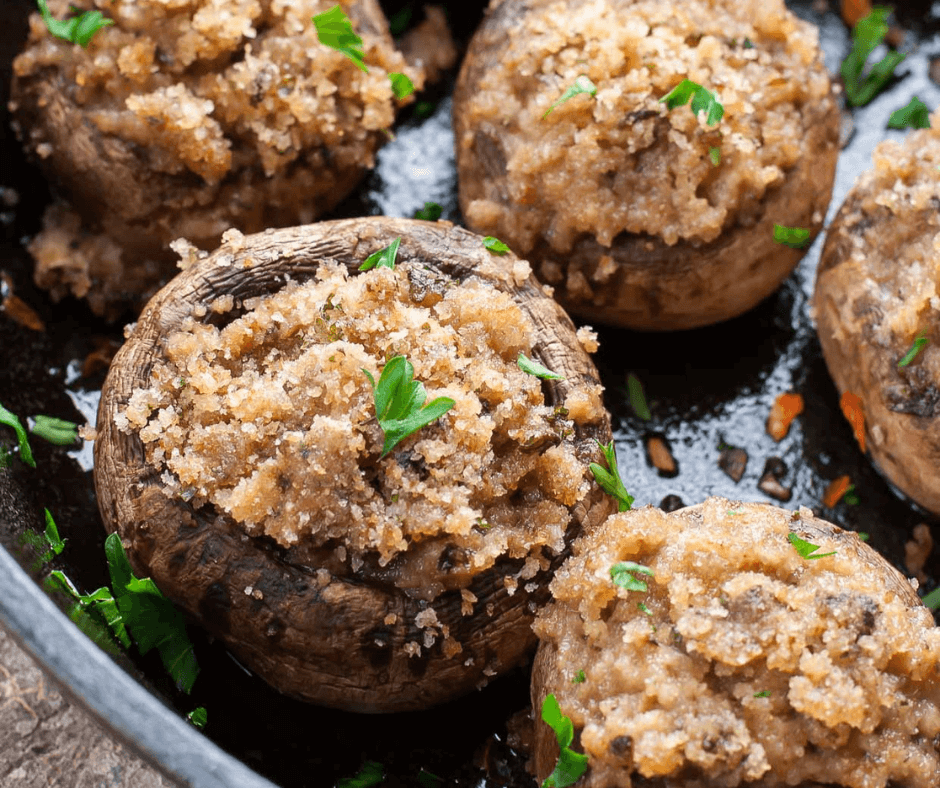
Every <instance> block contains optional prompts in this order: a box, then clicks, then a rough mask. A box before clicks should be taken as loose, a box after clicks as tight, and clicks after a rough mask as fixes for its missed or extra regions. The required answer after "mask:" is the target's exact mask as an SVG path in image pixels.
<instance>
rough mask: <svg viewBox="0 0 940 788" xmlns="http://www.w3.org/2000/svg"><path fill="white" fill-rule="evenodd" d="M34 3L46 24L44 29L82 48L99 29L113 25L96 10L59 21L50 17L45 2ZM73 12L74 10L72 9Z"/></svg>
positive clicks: (44, 0) (43, 0)
mask: <svg viewBox="0 0 940 788" xmlns="http://www.w3.org/2000/svg"><path fill="white" fill-rule="evenodd" d="M36 3H37V4H38V6H39V13H40V14H42V21H43V22H45V23H46V28H47V29H48V30H49V32H50V33H52V35H54V36H55V37H56V38H62V39H64V40H66V41H70V42H71V43H73V44H79V45H80V46H82V47H87V46H88V44H89V43H91V39H92V38H94V36H95V33H97V32H98V31H99V30H101V28H103V27H107V26H108V25H113V24H114V20H113V19H108V18H107V17H106V16H103V15H102V13H101V12H100V11H97V10H96V11H85V13H83V14H80V15H79V16H75V17H72V18H71V19H65V20H62V21H60V20H58V19H56V18H55V17H53V16H52V13H51V12H50V11H49V6H48V5H47V4H46V0H36ZM73 10H75V9H74V7H73Z"/></svg>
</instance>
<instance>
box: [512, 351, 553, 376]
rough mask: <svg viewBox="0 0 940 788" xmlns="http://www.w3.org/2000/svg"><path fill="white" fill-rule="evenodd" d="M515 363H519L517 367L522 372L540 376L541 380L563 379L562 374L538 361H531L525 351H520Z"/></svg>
mask: <svg viewBox="0 0 940 788" xmlns="http://www.w3.org/2000/svg"><path fill="white" fill-rule="evenodd" d="M516 364H518V365H519V369H521V370H522V371H523V372H525V373H527V374H529V375H534V376H535V377H537V378H542V380H564V379H565V376H564V375H559V374H558V373H557V372H552V371H551V370H550V369H549V368H548V367H543V366H542V365H541V364H539V362H538V361H533V360H532V359H530V358H527V357H526V355H525V353H520V354H519V357H518V358H517V359H516Z"/></svg>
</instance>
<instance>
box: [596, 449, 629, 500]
mask: <svg viewBox="0 0 940 788" xmlns="http://www.w3.org/2000/svg"><path fill="white" fill-rule="evenodd" d="M597 445H598V446H600V448H601V451H602V452H603V453H604V459H605V460H606V461H607V468H604V467H602V466H601V465H599V464H598V463H596V462H592V463H591V464H590V465H589V466H588V468H589V469H590V471H591V473H593V474H594V479H595V481H596V482H597V483H598V484H599V485H600V486H601V489H602V490H603V491H604V492H606V493H607V494H608V495H611V496H613V498H614V499H615V500H616V501H617V511H618V512H626V511H628V510H629V509H630V507H631V506H632V505H633V501H634V498H633V496H632V495H630V493H628V492H627V488H626V487H624V486H623V481H622V480H621V478H620V471H619V470H617V454H616V452H615V451H614V442H613V441H611V442H610V443H609V444H607V445H606V446H605V445H604V444H603V443H601V442H600V441H597Z"/></svg>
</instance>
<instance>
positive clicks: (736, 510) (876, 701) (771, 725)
mask: <svg viewBox="0 0 940 788" xmlns="http://www.w3.org/2000/svg"><path fill="white" fill-rule="evenodd" d="M789 534H796V535H797V536H798V537H799V538H800V539H803V540H805V541H807V542H810V543H811V544H812V545H816V546H818V547H819V549H818V550H817V551H816V552H817V553H819V554H824V553H830V552H832V551H835V554H834V555H828V556H825V557H819V558H818V559H817V560H811V559H805V558H803V557H801V555H800V554H799V553H798V552H797V550H796V549H795V547H794V546H793V545H792V544H791V543H790V541H789V538H788V537H789ZM572 552H573V556H572V558H570V559H569V560H568V561H567V562H566V563H565V565H564V567H562V569H561V570H559V572H558V573H557V574H556V576H555V579H554V580H553V581H552V586H551V588H552V594H553V596H554V598H555V601H554V602H553V603H551V604H550V605H548V606H546V607H545V608H544V609H543V610H542V611H541V612H540V614H539V618H538V620H537V621H536V624H535V629H536V632H537V633H538V635H539V638H540V644H539V651H538V654H537V656H536V660H535V669H534V672H533V679H532V705H533V708H534V709H535V710H536V714H537V713H538V710H539V709H541V706H542V702H543V700H544V699H545V697H546V696H547V695H548V694H549V693H552V694H554V695H555V697H556V699H557V701H558V703H559V706H560V708H561V712H562V714H564V715H565V716H568V717H570V719H571V720H572V723H573V725H574V730H575V735H574V745H573V747H574V749H575V750H577V751H579V752H585V753H587V754H588V756H589V765H588V771H587V773H586V775H585V777H584V778H583V779H582V780H581V781H580V782H579V783H578V785H583V786H584V788H609V787H610V788H612V787H613V786H621V787H625V788H629V787H630V786H631V785H633V786H656V788H712V787H713V786H718V785H720V786H724V788H735V786H744V785H747V786H760V787H761V788H774V787H775V786H781V787H782V786H785V785H786V786H795V785H800V786H802V788H809V785H810V784H814V782H813V781H818V782H820V783H823V784H825V785H834V786H835V785H838V786H844V787H845V788H885V786H887V785H891V786H904V787H905V788H933V786H936V780H937V775H938V774H940V746H938V742H940V738H938V736H940V629H938V628H937V627H936V626H935V625H934V622H933V617H932V616H931V614H930V612H929V611H928V610H927V609H926V608H925V607H924V606H923V604H922V603H921V602H920V600H919V599H918V597H917V594H916V593H915V591H914V589H913V587H912V585H911V583H910V582H909V581H908V580H907V579H906V578H904V577H903V576H902V575H901V574H900V573H899V572H897V570H895V569H894V568H893V567H891V566H890V565H889V564H888V563H887V562H886V561H885V560H884V559H883V558H882V557H881V556H880V555H879V554H878V553H876V552H875V551H874V550H872V549H871V548H870V547H868V546H867V545H866V544H865V543H863V542H862V541H861V540H860V539H859V538H858V537H857V536H856V534H854V533H851V532H847V531H843V530H841V529H840V528H837V527H836V526H833V525H831V524H829V523H827V522H825V521H823V520H819V519H817V518H816V517H814V516H813V514H812V512H811V511H810V510H809V509H806V508H801V509H800V510H799V511H798V512H789V511H786V510H783V509H780V508H777V507H775V506H771V505H768V504H756V503H754V504H752V503H740V502H737V501H728V500H725V499H722V498H709V499H708V500H707V501H705V503H703V504H699V505H697V506H690V507H688V508H686V509H681V510H678V511H676V512H673V513H671V514H666V513H664V512H662V511H660V510H658V509H655V508H652V507H644V508H642V509H638V510H634V511H632V512H627V513H624V514H617V515H614V516H613V517H611V518H610V519H608V520H607V521H606V522H605V523H604V524H602V525H601V526H600V527H599V528H597V529H595V530H593V531H592V532H591V533H589V534H587V535H585V536H584V537H583V538H581V539H579V540H578V541H577V542H575V544H574V545H573V548H572ZM622 561H633V562H635V563H638V564H641V565H643V566H645V567H648V568H649V569H651V570H653V572H654V573H655V576H653V577H647V576H644V575H642V574H639V573H636V574H635V576H636V577H637V578H638V579H642V580H644V581H646V582H647V583H648V587H649V590H648V592H647V593H643V592H639V591H628V590H627V589H626V588H619V587H618V586H616V585H615V584H614V583H613V582H612V578H611V573H610V570H611V567H612V566H614V565H615V564H617V563H619V562H622ZM640 603H642V604H643V605H644V606H645V610H643V609H639V608H638V605H639V604H640ZM579 670H583V671H584V681H583V682H580V683H573V682H572V679H573V678H575V676H576V675H577V673H578V671H579ZM557 757H558V745H557V742H556V740H555V735H554V733H553V732H552V731H551V729H550V728H549V726H548V725H546V724H545V723H543V722H542V721H541V720H539V721H538V722H537V723H536V750H535V769H536V773H537V776H538V779H539V780H540V781H541V780H543V779H544V778H545V777H546V776H547V775H548V774H549V773H551V771H552V770H553V768H554V766H555V763H556V760H557Z"/></svg>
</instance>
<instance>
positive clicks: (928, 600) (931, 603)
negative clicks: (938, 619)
mask: <svg viewBox="0 0 940 788" xmlns="http://www.w3.org/2000/svg"><path fill="white" fill-rule="evenodd" d="M920 601H921V602H923V603H924V607H926V608H927V609H928V610H936V609H937V608H940V588H935V589H934V590H933V591H931V592H930V593H929V594H926V595H925V596H922V597H921V599H920Z"/></svg>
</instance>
